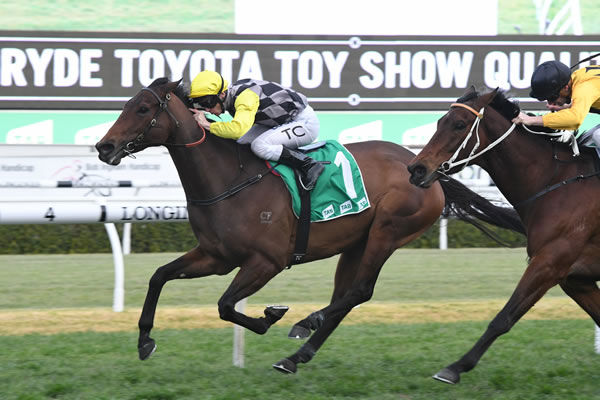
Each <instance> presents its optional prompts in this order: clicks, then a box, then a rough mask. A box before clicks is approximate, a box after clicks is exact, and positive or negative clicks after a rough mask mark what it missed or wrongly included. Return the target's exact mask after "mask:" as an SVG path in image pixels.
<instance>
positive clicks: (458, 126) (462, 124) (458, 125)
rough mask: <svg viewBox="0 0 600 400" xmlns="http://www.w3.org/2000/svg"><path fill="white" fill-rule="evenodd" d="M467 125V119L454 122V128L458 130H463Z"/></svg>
mask: <svg viewBox="0 0 600 400" xmlns="http://www.w3.org/2000/svg"><path fill="white" fill-rule="evenodd" d="M466 127H467V124H465V121H456V122H455V123H454V129H456V130H457V131H462V130H464V129H465V128H466Z"/></svg>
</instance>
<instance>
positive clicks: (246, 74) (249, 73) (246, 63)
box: [239, 51, 264, 80]
mask: <svg viewBox="0 0 600 400" xmlns="http://www.w3.org/2000/svg"><path fill="white" fill-rule="evenodd" d="M239 77H240V79H243V78H250V79H260V80H263V79H264V78H263V73H262V68H261V66H260V59H259V58H258V52H256V51H246V52H244V57H243V58H242V62H241V64H240V73H239Z"/></svg>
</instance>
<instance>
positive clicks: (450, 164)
mask: <svg viewBox="0 0 600 400" xmlns="http://www.w3.org/2000/svg"><path fill="white" fill-rule="evenodd" d="M452 107H462V108H465V109H467V110H469V111H470V112H471V113H473V114H474V115H475V121H474V122H473V125H471V130H470V131H469V133H468V134H467V136H466V137H465V140H463V142H462V143H461V144H460V146H458V148H457V149H456V151H455V152H454V154H453V155H452V157H450V159H449V160H448V161H444V162H443V163H442V165H440V167H439V168H438V172H439V173H441V174H443V175H446V174H447V173H448V171H450V170H451V169H452V168H454V167H457V166H459V165H463V164H464V165H463V167H462V168H461V170H462V169H464V168H465V167H466V166H467V164H468V163H469V162H470V161H471V160H474V159H475V158H477V157H479V156H480V155H482V154H483V153H485V152H486V151H489V150H491V149H493V148H494V147H496V145H497V144H498V143H500V142H501V141H503V140H504V139H506V138H507V137H508V135H510V134H511V133H512V131H513V130H514V129H515V127H516V124H514V123H513V124H512V126H511V127H510V128H508V130H507V131H506V132H504V133H503V134H502V136H500V137H499V138H498V139H496V140H495V141H493V142H492V143H490V144H489V145H488V146H487V147H486V148H485V149H483V150H481V151H480V152H479V153H475V151H476V150H477V149H478V148H479V144H480V143H481V141H480V140H479V124H480V123H481V120H482V119H483V112H484V109H485V107H481V109H480V110H479V112H477V111H476V110H475V109H474V108H472V107H470V106H468V105H466V104H463V103H452V104H451V105H450V108H452ZM473 131H475V137H476V138H477V141H476V142H475V145H474V146H473V149H472V150H471V152H470V153H469V156H468V157H466V158H464V159H462V160H460V161H455V160H456V159H457V158H458V153H460V152H461V150H462V149H464V148H465V147H467V142H468V141H469V139H471V136H472V135H473Z"/></svg>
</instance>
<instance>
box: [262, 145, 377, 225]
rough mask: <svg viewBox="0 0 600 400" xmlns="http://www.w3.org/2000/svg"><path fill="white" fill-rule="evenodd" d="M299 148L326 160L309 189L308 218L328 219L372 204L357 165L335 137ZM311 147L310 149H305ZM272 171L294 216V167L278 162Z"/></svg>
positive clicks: (296, 192) (296, 198) (297, 207)
mask: <svg viewBox="0 0 600 400" xmlns="http://www.w3.org/2000/svg"><path fill="white" fill-rule="evenodd" d="M313 147H315V146H313V145H309V146H306V147H305V148H302V147H301V148H299V150H301V151H304V152H305V153H307V154H308V155H309V156H310V157H312V158H313V159H315V160H317V161H329V162H330V163H329V164H324V166H325V169H324V170H323V173H322V174H321V176H320V177H319V180H318V181H317V184H316V185H315V187H314V189H313V190H311V192H310V201H311V211H310V221H311V222H320V221H328V220H332V219H335V218H339V217H342V216H344V215H350V214H357V213H360V212H361V211H364V210H366V209H367V208H369V207H371V203H370V202H369V197H368V195H367V191H366V190H365V185H364V182H363V178H362V174H361V172H360V168H359V167H358V164H357V163H356V160H355V159H354V156H352V154H350V152H349V151H348V150H346V148H345V147H344V146H343V145H342V144H341V143H339V142H337V141H335V140H327V141H325V144H324V145H323V146H320V147H318V148H316V149H312V148H313ZM306 148H310V150H306ZM274 171H276V173H277V175H280V176H281V178H282V179H283V181H284V182H285V184H286V187H287V188H288V190H289V192H290V194H291V196H292V209H293V211H294V214H295V215H296V218H298V216H299V215H300V192H299V190H298V187H297V185H296V180H295V177H294V170H293V169H292V168H290V167H288V166H286V165H282V164H278V165H276V166H275V169H274Z"/></svg>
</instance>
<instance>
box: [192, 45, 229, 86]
mask: <svg viewBox="0 0 600 400" xmlns="http://www.w3.org/2000/svg"><path fill="white" fill-rule="evenodd" d="M205 69H208V70H211V71H215V70H216V69H217V61H216V60H215V57H214V56H213V54H212V53H211V52H210V51H208V50H196V51H194V52H193V53H192V57H190V76H189V80H190V81H191V80H192V79H194V77H195V76H196V75H198V72H200V71H204V70H205ZM224 78H225V79H228V77H224Z"/></svg>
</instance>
